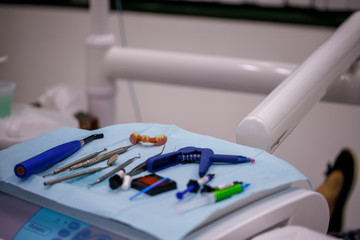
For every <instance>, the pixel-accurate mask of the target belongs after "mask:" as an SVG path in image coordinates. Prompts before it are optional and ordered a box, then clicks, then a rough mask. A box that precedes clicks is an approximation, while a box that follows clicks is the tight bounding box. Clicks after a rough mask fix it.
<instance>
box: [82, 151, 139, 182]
mask: <svg viewBox="0 0 360 240" xmlns="http://www.w3.org/2000/svg"><path fill="white" fill-rule="evenodd" d="M116 155H117V154H116ZM117 156H118V155H117ZM137 158H141V155H140V154H139V156H136V157H133V158H130V159H129V160H127V161H126V162H124V163H123V164H121V165H120V166H118V167H116V168H114V169H113V170H111V171H110V172H108V173H106V174H105V175H103V176H101V177H100V178H98V179H97V180H96V181H95V182H93V183H91V184H89V186H90V185H95V184H97V183H99V182H101V181H103V180H105V179H106V178H108V177H110V176H111V175H113V174H115V173H116V172H118V171H120V170H121V169H123V168H124V167H126V166H127V165H129V164H130V163H132V162H133V161H134V160H135V159H137Z"/></svg>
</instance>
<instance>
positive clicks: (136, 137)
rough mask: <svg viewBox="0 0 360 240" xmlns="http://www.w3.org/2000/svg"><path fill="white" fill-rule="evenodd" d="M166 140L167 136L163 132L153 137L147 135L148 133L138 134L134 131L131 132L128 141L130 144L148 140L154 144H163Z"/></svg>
mask: <svg viewBox="0 0 360 240" xmlns="http://www.w3.org/2000/svg"><path fill="white" fill-rule="evenodd" d="M166 141H167V137H166V136H165V134H160V135H157V136H155V137H153V138H151V137H149V136H148V135H142V136H141V135H140V133H139V132H138V131H135V132H134V133H133V134H131V135H130V142H131V143H132V144H137V143H139V142H149V143H154V144H155V146H161V145H164V144H165V143H166Z"/></svg>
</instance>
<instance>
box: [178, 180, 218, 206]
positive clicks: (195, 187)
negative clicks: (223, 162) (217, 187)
mask: <svg viewBox="0 0 360 240" xmlns="http://www.w3.org/2000/svg"><path fill="white" fill-rule="evenodd" d="M214 176H215V174H208V175H206V176H204V177H202V178H200V179H198V180H193V179H191V180H190V181H189V182H188V184H187V186H188V188H187V189H185V190H184V191H182V192H177V193H176V197H177V199H179V200H181V199H183V198H184V196H185V195H186V194H187V193H188V192H192V193H196V192H198V191H199V189H200V186H202V185H204V184H205V183H207V182H209V181H211V180H212V179H213V178H214Z"/></svg>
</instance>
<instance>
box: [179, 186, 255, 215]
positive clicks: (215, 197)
mask: <svg viewBox="0 0 360 240" xmlns="http://www.w3.org/2000/svg"><path fill="white" fill-rule="evenodd" d="M249 186H250V184H240V183H236V184H234V185H233V186H231V187H228V188H224V189H219V190H215V191H213V192H211V193H204V194H202V195H201V197H200V198H198V199H195V200H192V201H190V202H186V203H182V204H179V205H177V207H176V211H177V212H178V213H183V212H185V211H188V210H191V209H194V208H197V207H201V206H204V205H208V204H212V203H216V202H220V201H221V200H224V199H226V198H229V197H231V196H232V195H235V194H238V193H241V192H243V191H244V190H245V189H246V188H247V187H249Z"/></svg>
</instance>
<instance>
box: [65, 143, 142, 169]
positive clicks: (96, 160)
mask: <svg viewBox="0 0 360 240" xmlns="http://www.w3.org/2000/svg"><path fill="white" fill-rule="evenodd" d="M133 146H135V144H132V145H129V146H125V147H119V148H116V149H114V150H112V151H110V152H107V153H104V154H103V155H100V156H97V157H94V158H91V159H89V160H86V161H85V162H82V163H79V164H76V165H74V166H72V167H70V170H75V169H78V168H81V167H88V166H91V165H93V164H96V163H99V162H101V161H103V160H106V159H108V158H109V157H111V156H113V155H114V154H121V153H124V152H126V151H127V150H128V149H129V148H131V147H133Z"/></svg>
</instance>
